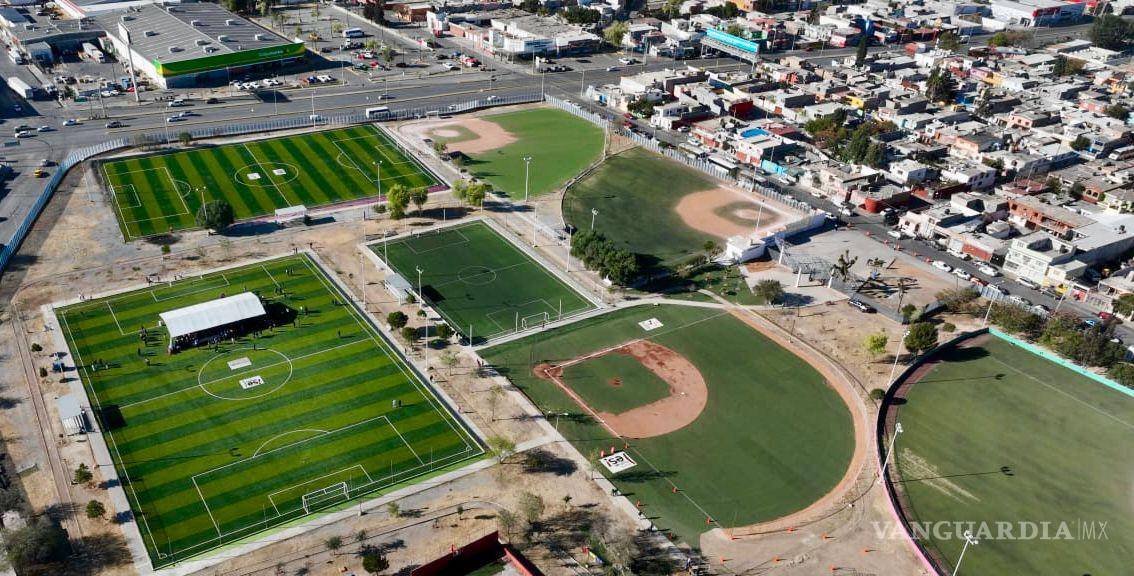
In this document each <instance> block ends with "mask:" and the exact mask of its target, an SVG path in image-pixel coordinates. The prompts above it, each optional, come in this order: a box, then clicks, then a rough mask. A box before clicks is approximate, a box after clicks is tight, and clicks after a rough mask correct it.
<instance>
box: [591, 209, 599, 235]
mask: <svg viewBox="0 0 1134 576" xmlns="http://www.w3.org/2000/svg"><path fill="white" fill-rule="evenodd" d="M595 216H598V208H591V230H592V231H594V229H595Z"/></svg>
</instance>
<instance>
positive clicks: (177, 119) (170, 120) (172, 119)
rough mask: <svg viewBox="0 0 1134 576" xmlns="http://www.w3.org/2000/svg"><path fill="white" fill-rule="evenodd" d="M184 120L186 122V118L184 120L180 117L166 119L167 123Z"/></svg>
mask: <svg viewBox="0 0 1134 576" xmlns="http://www.w3.org/2000/svg"><path fill="white" fill-rule="evenodd" d="M182 120H184V118H182V117H181V116H180V115H177V116H170V117H169V118H166V119H165V121H166V122H180V121H182Z"/></svg>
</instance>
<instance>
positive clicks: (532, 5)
mask: <svg viewBox="0 0 1134 576" xmlns="http://www.w3.org/2000/svg"><path fill="white" fill-rule="evenodd" d="M540 8H542V6H541V5H540V3H539V0H523V2H520V10H523V11H525V12H531V13H532V14H536V13H538V12H539V11H540Z"/></svg>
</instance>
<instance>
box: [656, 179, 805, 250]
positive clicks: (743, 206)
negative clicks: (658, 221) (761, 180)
mask: <svg viewBox="0 0 1134 576" xmlns="http://www.w3.org/2000/svg"><path fill="white" fill-rule="evenodd" d="M674 211H675V212H677V215H678V216H680V217H681V221H682V222H684V223H685V225H686V226H688V227H690V228H692V229H694V230H697V231H699V232H704V233H706V234H712V235H713V236H716V237H718V238H721V239H725V240H727V239H728V238H731V237H733V236H747V235H749V234H752V233H753V232H756V231H757V230H767V229H769V228H771V227H774V226H776V225H778V224H782V223H784V222H785V221H790V220H792V219H793V218H792V216H791V215H790V214H787V213H785V212H784V211H783V210H782V209H780V208H779V207H774V206H771V205H770V204H769V203H767V202H757V201H755V200H753V199H752V198H750V197H748V196H746V195H744V194H741V193H740V192H737V191H735V190H731V189H729V188H724V187H721V188H714V189H712V190H703V191H701V192H694V193H692V194H687V195H685V196H684V197H682V198H681V200H680V201H678V203H677V206H675V207H674Z"/></svg>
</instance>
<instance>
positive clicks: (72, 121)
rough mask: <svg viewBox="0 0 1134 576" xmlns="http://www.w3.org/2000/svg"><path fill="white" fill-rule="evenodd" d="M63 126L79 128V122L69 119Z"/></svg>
mask: <svg viewBox="0 0 1134 576" xmlns="http://www.w3.org/2000/svg"><path fill="white" fill-rule="evenodd" d="M63 125H64V126H78V125H79V121H78V120H76V119H74V118H68V119H66V120H64V121H63Z"/></svg>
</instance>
